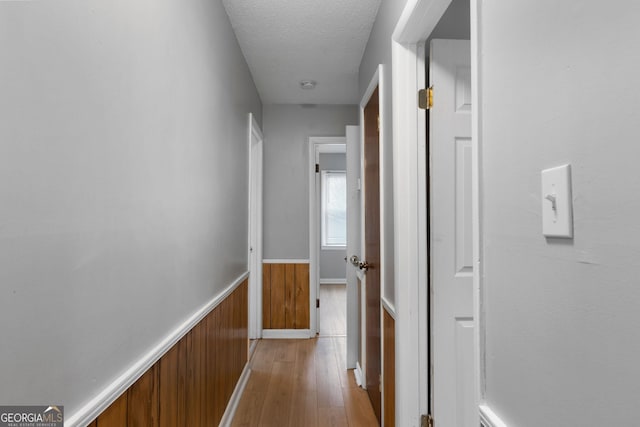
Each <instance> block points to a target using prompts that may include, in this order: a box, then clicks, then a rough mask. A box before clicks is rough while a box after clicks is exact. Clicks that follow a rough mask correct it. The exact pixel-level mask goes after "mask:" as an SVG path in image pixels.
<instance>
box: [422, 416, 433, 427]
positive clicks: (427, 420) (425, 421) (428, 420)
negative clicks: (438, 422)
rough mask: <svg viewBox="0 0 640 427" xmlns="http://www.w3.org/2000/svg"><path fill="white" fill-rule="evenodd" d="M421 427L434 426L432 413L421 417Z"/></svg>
mask: <svg viewBox="0 0 640 427" xmlns="http://www.w3.org/2000/svg"><path fill="white" fill-rule="evenodd" d="M420 427H434V423H433V417H432V416H431V414H427V415H423V416H422V417H421V418H420Z"/></svg>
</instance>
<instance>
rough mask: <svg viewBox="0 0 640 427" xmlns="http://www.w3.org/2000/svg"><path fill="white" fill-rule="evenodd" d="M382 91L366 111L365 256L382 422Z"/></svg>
mask: <svg viewBox="0 0 640 427" xmlns="http://www.w3.org/2000/svg"><path fill="white" fill-rule="evenodd" d="M379 111H380V110H379V100H378V88H376V89H375V91H374V92H373V94H372V95H371V99H370V100H369V102H368V103H367V105H366V107H365V108H364V224H365V225H364V234H365V248H364V249H365V250H364V256H365V258H366V262H367V263H368V265H369V268H368V270H367V272H366V280H365V294H366V308H365V310H366V334H367V336H366V343H367V344H366V358H367V360H366V374H365V377H366V380H367V393H368V394H369V398H370V399H371V404H372V405H373V409H374V411H375V413H376V417H377V418H378V420H380V416H381V393H380V372H381V366H380V137H379V128H378V121H379Z"/></svg>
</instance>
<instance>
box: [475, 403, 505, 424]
mask: <svg viewBox="0 0 640 427" xmlns="http://www.w3.org/2000/svg"><path fill="white" fill-rule="evenodd" d="M478 409H479V410H480V425H481V426H482V427H507V425H506V424H505V423H503V422H502V420H501V419H500V418H499V417H498V416H497V415H496V413H495V412H493V411H492V410H491V408H489V407H488V406H487V405H480V406H479V408H478Z"/></svg>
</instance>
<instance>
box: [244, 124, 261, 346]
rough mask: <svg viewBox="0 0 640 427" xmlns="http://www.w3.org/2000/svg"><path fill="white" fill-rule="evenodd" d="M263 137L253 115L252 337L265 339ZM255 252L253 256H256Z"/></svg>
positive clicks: (251, 139)
mask: <svg viewBox="0 0 640 427" xmlns="http://www.w3.org/2000/svg"><path fill="white" fill-rule="evenodd" d="M263 149H264V146H263V137H262V131H261V130H260V126H259V125H258V122H257V121H256V118H255V117H254V115H253V114H252V113H249V215H248V216H249V232H248V233H247V234H248V240H249V242H248V246H247V260H248V264H249V338H252V339H254V338H261V337H262V183H263V174H262V167H263ZM252 249H253V253H252Z"/></svg>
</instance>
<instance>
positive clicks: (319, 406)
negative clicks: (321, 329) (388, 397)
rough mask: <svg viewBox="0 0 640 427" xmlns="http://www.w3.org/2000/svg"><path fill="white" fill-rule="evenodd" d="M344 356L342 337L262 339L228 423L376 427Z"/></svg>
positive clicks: (248, 426)
mask: <svg viewBox="0 0 640 427" xmlns="http://www.w3.org/2000/svg"><path fill="white" fill-rule="evenodd" d="M345 355H346V338H345V337H320V338H314V339H303V340H260V341H259V342H258V345H257V348H256V351H255V352H254V355H253V358H252V360H251V376H250V377H249V381H248V383H247V386H246V388H245V390H244V393H243V396H242V398H241V400H240V403H239V405H238V409H237V410H236V415H235V418H234V420H233V424H232V425H233V426H247V427H255V426H274V427H286V426H289V427H323V426H352V427H354V426H355V427H357V426H363V427H367V426H377V425H378V422H377V420H376V417H375V415H374V413H373V408H372V407H371V403H370V402H369V397H368V396H367V393H366V391H364V390H363V389H361V388H359V387H358V386H357V385H356V382H355V379H354V377H353V371H351V370H349V371H348V370H347V369H346V365H345V359H346V357H345Z"/></svg>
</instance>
